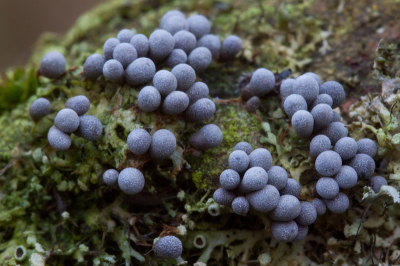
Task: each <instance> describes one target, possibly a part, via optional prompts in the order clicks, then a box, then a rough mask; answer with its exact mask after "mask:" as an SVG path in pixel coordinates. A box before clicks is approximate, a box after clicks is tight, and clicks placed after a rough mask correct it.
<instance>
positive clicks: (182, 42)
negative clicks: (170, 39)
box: [174, 30, 197, 54]
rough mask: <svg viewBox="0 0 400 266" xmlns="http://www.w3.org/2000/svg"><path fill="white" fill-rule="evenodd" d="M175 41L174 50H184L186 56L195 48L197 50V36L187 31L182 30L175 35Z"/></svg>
mask: <svg viewBox="0 0 400 266" xmlns="http://www.w3.org/2000/svg"><path fill="white" fill-rule="evenodd" d="M174 39H175V46H174V49H182V50H183V51H185V53H186V54H189V53H190V52H191V51H192V50H193V49H194V48H196V44H197V40H196V36H194V34H193V33H191V32H189V31H187V30H181V31H178V32H177V33H175V34H174Z"/></svg>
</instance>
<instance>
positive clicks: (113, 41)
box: [103, 38, 121, 60]
mask: <svg viewBox="0 0 400 266" xmlns="http://www.w3.org/2000/svg"><path fill="white" fill-rule="evenodd" d="M120 43H121V42H120V41H119V40H118V39H117V38H110V39H108V40H107V41H106V42H105V43H104V46H103V54H104V57H105V58H106V60H110V59H113V52H114V49H115V47H117V45H118V44H120Z"/></svg>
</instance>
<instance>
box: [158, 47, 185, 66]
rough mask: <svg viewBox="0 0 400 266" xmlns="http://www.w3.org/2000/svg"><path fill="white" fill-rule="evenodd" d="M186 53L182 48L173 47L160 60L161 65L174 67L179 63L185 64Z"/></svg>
mask: <svg viewBox="0 0 400 266" xmlns="http://www.w3.org/2000/svg"><path fill="white" fill-rule="evenodd" d="M186 62H187V54H186V53H185V51H183V50H182V49H174V50H172V52H171V53H170V54H169V56H168V57H167V58H165V60H164V61H163V62H162V65H163V66H166V67H170V68H174V67H175V66H177V65H179V64H186Z"/></svg>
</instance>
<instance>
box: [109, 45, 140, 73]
mask: <svg viewBox="0 0 400 266" xmlns="http://www.w3.org/2000/svg"><path fill="white" fill-rule="evenodd" d="M113 57H114V59H115V60H118V61H119V62H120V63H121V64H122V66H123V67H124V68H126V67H127V66H129V64H130V63H132V62H133V60H135V59H136V58H137V52H136V49H135V47H133V45H132V44H130V43H126V42H124V43H120V44H118V45H117V46H116V47H115V48H114V52H113Z"/></svg>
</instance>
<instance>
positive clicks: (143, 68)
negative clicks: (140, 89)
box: [126, 57, 156, 86]
mask: <svg viewBox="0 0 400 266" xmlns="http://www.w3.org/2000/svg"><path fill="white" fill-rule="evenodd" d="M155 73H156V66H155V65H154V63H153V61H151V60H150V59H148V58H146V57H141V58H138V59H136V60H135V61H133V62H132V63H131V64H130V65H129V66H128V67H127V68H126V82H127V83H128V84H129V85H132V86H136V85H140V84H145V83H147V82H150V81H151V80H152V79H153V77H154V74H155Z"/></svg>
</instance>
